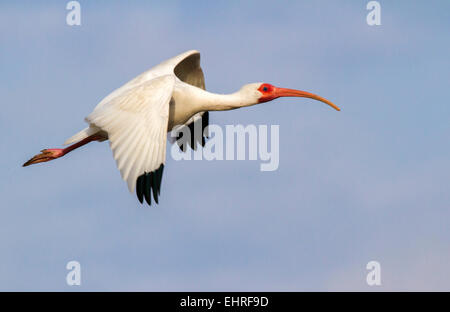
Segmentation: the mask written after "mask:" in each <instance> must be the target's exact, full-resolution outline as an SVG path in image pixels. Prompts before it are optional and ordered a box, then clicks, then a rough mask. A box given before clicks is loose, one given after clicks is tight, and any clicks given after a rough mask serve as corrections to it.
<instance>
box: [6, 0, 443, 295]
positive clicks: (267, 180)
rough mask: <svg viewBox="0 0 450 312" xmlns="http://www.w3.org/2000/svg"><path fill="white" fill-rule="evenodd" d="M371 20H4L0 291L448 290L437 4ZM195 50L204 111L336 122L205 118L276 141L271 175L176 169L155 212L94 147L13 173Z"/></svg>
mask: <svg viewBox="0 0 450 312" xmlns="http://www.w3.org/2000/svg"><path fill="white" fill-rule="evenodd" d="M367 2H368V1H354V0H352V1H350V0H348V1H339V2H338V1H333V2H332V1H295V2H294V1H285V2H283V1H282V2H276V3H274V2H273V1H246V2H245V3H241V2H239V3H238V2H230V1H214V2H211V1H196V2H186V1H172V2H170V3H165V4H162V2H160V3H159V4H154V3H150V2H147V1H145V2H144V1H130V2H128V1H127V2H125V1H115V2H113V3H110V1H96V2H95V3H94V2H93V1H80V3H81V10H82V25H81V26H79V27H76V26H74V27H69V26H67V25H66V23H65V19H66V14H67V11H66V9H65V5H66V3H67V2H65V1H52V2H48V3H46V2H44V1H40V2H39V3H37V2H32V1H28V2H27V1H21V2H17V3H16V2H10V3H5V2H2V3H1V4H0V39H1V45H0V56H1V57H0V68H1V74H0V93H1V95H2V114H1V115H0V133H1V141H2V144H1V145H2V151H1V153H0V164H1V169H2V173H3V174H2V179H0V195H1V196H0V197H1V209H0V250H1V254H0V290H61V291H73V290H86V291H92V290H107V291H109V290H158V291H160V290H169V291H171V290H178V291H183V290H223V291H227V290H235V291H241V290H272V291H277V290H289V291H302V290H364V291H376V290H447V291H448V290H450V282H449V280H448V277H449V276H450V267H449V266H448V263H450V249H449V246H450V229H449V221H448V220H450V207H449V206H450V205H449V203H450V195H449V194H450V188H449V183H448V178H449V175H450V164H449V156H450V148H449V144H448V141H449V135H450V123H449V119H448V116H449V114H450V108H449V100H448V99H449V85H450V75H449V72H450V71H449V69H450V59H449V57H448V56H449V55H450V37H449V36H448V29H450V18H449V14H450V3H447V2H444V1H427V2H425V1H420V2H419V1H414V2H412V1H395V2H394V1H380V3H381V9H382V17H381V22H382V25H381V26H376V27H369V26H368V25H367V24H366V15H367V13H368V11H366V4H367ZM190 49H197V50H199V51H201V53H202V67H203V70H204V72H205V76H206V87H207V89H208V90H210V91H212V92H219V93H227V92H233V91H235V90H237V89H239V88H240V87H241V86H242V85H243V84H246V83H250V82H257V81H264V82H268V83H273V84H274V85H279V86H284V87H290V88H298V89H302V90H307V91H311V92H314V93H317V94H320V95H322V96H324V97H327V98H329V99H330V100H332V101H333V102H334V103H336V104H337V105H339V106H340V107H341V108H342V111H341V112H339V113H338V112H336V111H334V110H332V109H330V108H329V107H327V106H326V105H324V104H319V103H316V102H314V101H311V100H306V99H301V100H299V99H279V100H276V101H273V102H271V103H267V104H264V105H259V106H255V107H251V108H247V109H241V110H234V111H229V112H215V113H212V114H211V121H212V122H213V123H215V124H218V125H222V126H224V125H228V124H243V125H248V124H257V125H258V124H267V125H271V124H276V125H280V166H279V169H278V170H277V171H274V172H261V171H259V162H257V161H212V162H208V161H184V162H183V161H181V162H176V161H174V160H172V159H170V158H169V159H168V161H167V165H166V168H165V172H164V178H163V185H162V191H161V192H162V193H161V201H160V205H159V206H156V207H154V206H152V207H146V206H144V207H142V206H140V205H139V204H138V202H137V200H136V197H135V195H134V194H133V195H131V194H129V192H128V190H127V188H126V184H125V183H124V182H123V181H122V180H121V178H120V174H119V172H118V170H117V169H116V165H115V162H114V160H113V158H112V153H111V151H110V149H109V146H108V144H106V143H101V144H100V143H92V144H90V145H88V146H86V147H84V148H82V149H80V150H77V151H76V152H73V153H72V154H70V155H69V156H67V157H64V158H63V159H59V160H57V161H54V162H51V163H48V164H43V165H37V166H31V167H27V168H22V167H21V164H22V163H23V162H24V161H26V160H27V159H28V158H29V157H31V156H32V155H34V154H35V153H37V152H38V151H39V150H41V149H43V148H48V147H59V146H60V145H61V144H62V143H63V142H64V140H65V139H67V138H68V137H70V136H71V135H72V134H74V133H75V132H77V131H78V130H80V129H81V128H83V127H84V126H85V123H84V121H83V118H84V117H85V116H86V115H88V114H89V113H90V112H91V110H92V109H93V108H94V107H95V105H96V104H97V103H98V102H99V101H100V100H101V99H102V98H103V97H104V96H106V95H107V94H108V93H109V92H111V91H112V90H113V89H115V88H117V87H119V86H120V85H121V84H123V83H125V82H126V81H128V80H129V79H131V78H133V77H134V76H136V75H137V74H139V73H141V72H143V71H144V70H146V69H148V68H150V67H151V66H153V65H155V64H157V63H159V62H160V61H162V60H164V59H166V58H168V57H171V56H174V55H176V54H178V53H180V52H183V51H185V50H190ZM71 260H77V261H79V262H80V263H81V270H82V285H81V286H79V287H69V286H68V285H67V284H66V281H65V278H66V274H67V272H68V271H67V270H66V268H65V266H66V263H67V262H69V261H71ZM371 260H376V261H379V262H380V264H381V280H382V286H380V287H375V288H374V287H369V286H367V284H366V274H367V273H368V271H367V270H366V264H367V263H368V262H369V261H371Z"/></svg>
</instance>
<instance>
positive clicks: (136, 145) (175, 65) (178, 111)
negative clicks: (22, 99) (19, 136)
mask: <svg viewBox="0 0 450 312" xmlns="http://www.w3.org/2000/svg"><path fill="white" fill-rule="evenodd" d="M279 97H305V98H311V99H315V100H318V101H321V102H324V103H326V104H328V105H330V106H331V107H333V108H334V109H336V110H338V111H339V110H340V109H339V108H338V107H337V106H336V105H334V104H333V103H331V102H330V101H328V100H326V99H324V98H322V97H320V96H318V95H315V94H312V93H309V92H305V91H300V90H294V89H286V88H279V87H275V86H273V85H271V84H268V83H261V82H259V83H251V84H247V85H244V86H243V87H242V88H241V89H240V90H239V91H237V92H234V93H232V94H216V93H211V92H208V91H206V90H205V78H204V75H203V71H202V68H201V67H200V53H199V52H198V51H195V50H191V51H187V52H185V53H182V54H180V55H178V56H175V57H173V58H171V59H168V60H166V61H164V62H162V63H161V64H159V65H157V66H155V67H153V68H151V69H150V70H148V71H146V72H144V73H142V74H140V75H139V76H137V77H136V78H134V79H132V80H131V81H129V82H128V83H126V84H125V85H123V86H122V87H120V88H118V89H116V90H115V91H113V92H112V93H111V94H109V95H108V96H106V97H105V98H104V99H103V100H102V101H101V102H100V103H99V104H98V105H97V106H96V107H95V109H94V110H93V112H92V113H91V114H89V115H88V116H87V117H86V118H85V120H86V122H87V123H88V127H87V128H85V129H83V130H81V131H80V132H78V133H77V134H75V135H74V136H72V137H71V138H69V139H68V140H67V141H66V142H65V143H64V144H65V145H68V144H72V145H69V146H68V147H66V148H50V149H44V150H42V151H41V153H40V154H38V155H36V156H34V157H33V158H31V159H30V160H28V161H27V162H26V163H24V164H23V166H24V167H25V166H29V165H32V164H37V163H41V162H46V161H50V160H54V159H57V158H60V157H62V156H64V155H66V154H68V153H69V152H71V151H73V150H74V149H76V148H78V147H80V146H83V145H85V144H87V143H89V142H93V141H99V142H102V141H105V140H109V144H110V147H111V149H112V151H113V156H114V159H115V160H116V163H117V167H118V168H119V170H120V174H121V176H122V179H123V180H125V181H126V182H127V184H128V189H129V190H130V192H134V191H136V194H137V197H138V199H139V201H140V202H141V203H143V200H144V199H145V201H146V202H147V203H148V204H149V205H150V204H151V196H152V194H153V199H154V200H155V202H156V203H158V196H159V193H160V188H161V179H162V175H163V169H164V163H165V159H166V141H167V140H166V139H167V132H170V131H171V130H172V129H174V128H175V127H181V128H182V127H189V128H190V130H191V131H190V133H191V138H188V139H187V142H188V143H189V144H190V146H191V147H192V148H193V149H196V147H197V145H202V146H204V144H205V137H204V136H203V134H204V133H203V130H204V129H205V127H207V126H208V123H209V113H208V112H209V111H225V110H231V109H236V108H241V107H246V106H252V105H255V104H259V103H264V102H268V101H272V100H274V99H276V98H279ZM198 123H199V124H200V125H201V129H202V133H201V134H200V136H199V137H195V136H194V131H192V130H193V129H194V126H195V125H198ZM178 129H180V128H178ZM187 133H188V132H187ZM185 139H186V138H185ZM180 148H182V150H183V151H186V144H184V145H183V146H181V145H180Z"/></svg>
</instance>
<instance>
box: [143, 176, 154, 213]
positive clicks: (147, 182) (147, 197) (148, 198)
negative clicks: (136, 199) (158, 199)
mask: <svg viewBox="0 0 450 312" xmlns="http://www.w3.org/2000/svg"><path fill="white" fill-rule="evenodd" d="M144 180H145V183H144V197H145V201H146V202H147V204H148V205H149V206H151V205H152V197H151V195H150V191H151V189H152V185H151V183H152V180H151V179H150V173H145V176H144Z"/></svg>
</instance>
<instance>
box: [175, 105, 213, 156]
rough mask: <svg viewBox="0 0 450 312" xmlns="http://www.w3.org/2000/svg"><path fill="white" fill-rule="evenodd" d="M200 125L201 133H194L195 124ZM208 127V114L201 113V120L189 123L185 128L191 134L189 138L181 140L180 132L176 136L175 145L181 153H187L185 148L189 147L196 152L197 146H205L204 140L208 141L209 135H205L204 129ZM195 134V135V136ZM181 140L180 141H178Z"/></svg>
mask: <svg viewBox="0 0 450 312" xmlns="http://www.w3.org/2000/svg"><path fill="white" fill-rule="evenodd" d="M198 123H201V133H195V131H194V129H195V127H196V126H195V124H198ZM208 126H209V112H208V111H206V112H204V113H203V115H202V118H201V119H198V120H197V121H195V122H192V123H190V124H189V125H187V126H184V127H188V128H189V132H190V134H191V137H190V138H183V134H182V133H183V131H180V132H179V134H178V136H177V140H176V142H177V144H178V146H179V148H180V150H181V151H182V152H186V151H187V146H188V145H189V146H190V147H191V148H192V149H193V150H194V151H196V150H197V147H198V145H201V146H205V143H206V139H209V133H208V132H206V133H205V128H206V127H208ZM196 134H197V135H196ZM180 139H181V140H180Z"/></svg>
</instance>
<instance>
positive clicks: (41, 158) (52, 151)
mask: <svg viewBox="0 0 450 312" xmlns="http://www.w3.org/2000/svg"><path fill="white" fill-rule="evenodd" d="M102 139H104V138H103V137H102V136H100V135H97V134H94V135H91V136H89V137H87V138H86V139H83V140H81V141H80V142H78V143H75V144H73V145H70V146H68V147H66V148H49V149H44V150H42V151H41V153H40V154H38V155H36V156H34V157H33V158H31V159H30V160H29V161H27V162H26V163H24V164H23V165H22V166H23V167H26V166H29V165H33V164H37V163H41V162H46V161H50V160H53V159H56V158H59V157H62V156H64V155H66V154H67V153H70V152H71V151H73V150H74V149H77V148H79V147H81V146H83V145H85V144H88V143H89V142H92V141H98V140H102Z"/></svg>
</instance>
